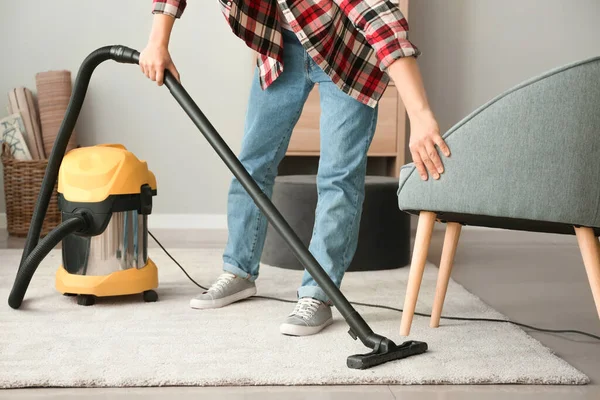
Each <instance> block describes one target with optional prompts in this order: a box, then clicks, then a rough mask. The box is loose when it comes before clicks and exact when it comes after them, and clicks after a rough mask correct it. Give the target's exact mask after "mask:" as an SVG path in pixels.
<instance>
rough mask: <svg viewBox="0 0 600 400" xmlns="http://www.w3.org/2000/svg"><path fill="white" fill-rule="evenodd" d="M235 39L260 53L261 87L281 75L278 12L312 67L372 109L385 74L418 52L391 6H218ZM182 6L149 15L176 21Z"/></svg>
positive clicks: (262, 0) (247, 0) (358, 0)
mask: <svg viewBox="0 0 600 400" xmlns="http://www.w3.org/2000/svg"><path fill="white" fill-rule="evenodd" d="M219 2H220V3H221V10H222V12H223V15H224V16H225V19H226V20H227V22H228V23H229V26H230V27H231V30H232V31H233V33H234V34H235V35H237V36H238V37H239V38H241V39H242V40H244V42H245V43H246V45H247V46H248V47H250V48H251V49H253V50H254V51H256V52H257V53H259V57H258V67H259V71H260V73H259V76H260V83H261V87H262V88H263V89H265V88H267V87H268V86H269V85H270V84H271V83H272V82H274V81H275V79H277V77H278V76H279V75H280V74H281V73H282V72H283V68H284V65H283V60H282V49H283V37H282V35H281V29H282V28H281V23H280V20H279V18H280V15H281V14H280V13H279V12H278V9H277V7H278V6H279V7H281V8H280V10H281V12H282V13H283V16H284V17H285V19H286V20H287V21H288V23H289V25H290V26H291V27H292V29H293V30H294V32H295V33H296V36H297V37H298V39H299V40H300V42H301V43H302V44H303V46H304V48H305V49H306V51H307V52H308V54H309V55H310V56H311V57H312V58H313V60H314V61H315V63H316V64H317V65H319V66H320V67H321V68H322V69H323V71H325V72H326V73H327V74H328V75H329V76H330V77H331V80H332V81H333V82H334V83H335V84H336V85H337V86H339V87H340V89H341V90H342V91H344V92H345V93H347V94H349V95H350V96H352V97H353V98H355V99H357V100H358V101H360V102H362V103H364V104H367V105H369V106H371V107H374V106H375V105H376V104H377V102H378V100H379V99H380V97H381V95H382V94H383V92H384V91H385V89H386V87H387V85H388V83H389V76H388V75H387V74H386V73H385V72H384V71H385V70H386V68H387V67H389V65H390V64H392V62H394V61H395V60H396V59H398V58H401V57H407V56H414V57H417V56H419V54H420V51H419V50H418V49H417V47H415V46H414V45H413V44H412V43H411V42H410V41H409V40H408V23H407V21H406V19H405V18H404V16H403V15H402V12H401V11H400V9H399V8H398V6H397V5H396V4H394V3H392V2H391V0H219ZM186 5H187V2H186V0H153V13H163V14H168V15H171V16H174V17H175V18H180V17H181V15H182V14H183V11H184V9H185V8H186Z"/></svg>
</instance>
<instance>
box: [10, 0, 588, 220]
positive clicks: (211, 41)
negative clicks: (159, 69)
mask: <svg viewBox="0 0 600 400" xmlns="http://www.w3.org/2000/svg"><path fill="white" fill-rule="evenodd" d="M116 3H117V2H108V3H107V2H98V1H77V0H53V1H42V0H23V1H12V2H6V4H3V7H2V17H0V18H1V19H2V24H0V37H2V38H3V39H4V40H3V41H2V42H3V45H2V48H3V50H4V51H3V53H4V57H3V60H2V67H1V68H2V74H0V109H2V110H4V109H5V106H6V104H7V97H6V95H2V93H7V92H8V90H10V89H11V88H12V87H15V86H26V87H29V88H31V89H32V90H35V79H34V76H35V73H36V72H39V71H45V70H50V69H70V70H71V71H73V74H74V75H75V73H76V71H77V68H78V66H79V64H80V62H81V60H83V58H84V57H85V56H86V55H87V54H88V53H89V52H90V51H92V50H94V49H95V48H97V47H100V46H104V45H107V44H115V43H121V44H125V45H129V46H131V47H136V48H138V49H141V48H142V47H143V46H144V44H145V42H146V38H147V34H148V32H149V30H150V25H151V22H152V16H151V14H150V6H151V0H131V1H121V2H118V6H116ZM218 5H219V3H218V1H217V0H211V1H202V2H200V1H197V2H194V1H191V2H189V5H188V9H187V10H186V13H185V14H184V17H183V18H182V19H181V20H179V21H177V23H176V26H175V31H174V35H173V39H172V54H173V57H174V60H175V62H176V65H177V66H178V68H179V70H180V72H181V76H182V82H183V84H184V86H185V87H186V88H187V90H188V91H189V92H190V94H191V95H192V97H193V98H194V99H195V100H196V102H197V103H198V105H199V106H200V108H201V109H202V110H203V111H204V112H205V114H206V115H207V117H208V118H209V119H210V120H211V121H212V123H213V124H214V125H215V127H216V128H217V129H218V130H219V131H220V132H221V134H222V135H223V137H224V138H225V140H226V141H227V142H228V143H229V144H230V146H231V147H232V149H233V150H234V151H236V152H237V151H238V150H239V145H240V141H241V137H242V131H243V120H244V112H245V108H246V101H247V93H248V89H249V84H250V81H251V72H252V71H251V63H252V61H251V60H252V55H251V53H250V52H249V51H248V50H247V48H246V46H245V45H244V43H243V42H242V41H240V40H239V39H237V38H236V37H234V35H233V34H232V33H231V32H230V30H229V28H228V26H227V24H226V22H225V20H224V19H223V17H222V15H221V14H220V11H219V7H218ZM599 15H600V2H599V1H597V0H577V1H571V2H565V1H561V0H527V1H523V0H506V1H502V2H498V1H492V0H452V1H448V0H412V1H411V2H410V13H409V21H410V26H411V33H410V38H411V39H412V40H413V41H414V43H415V44H416V45H417V46H418V47H420V48H421V50H422V51H423V55H422V56H421V58H420V60H419V62H420V65H421V68H422V72H423V75H424V80H425V85H426V89H427V92H428V95H429V97H430V100H431V104H432V107H433V110H434V112H435V114H436V116H437V118H438V121H439V123H440V127H441V129H442V131H444V130H446V129H448V128H450V127H451V126H452V125H453V124H454V123H456V122H458V121H459V120H460V119H461V118H463V117H464V116H465V115H467V114H468V113H469V112H471V111H472V110H473V109H475V108H477V107H478V106H479V105H481V104H482V103H483V102H485V101H487V100H489V99H490V98H492V97H494V96H495V95H497V94H498V93H500V92H502V91H503V90H506V89H508V88H510V87H511V86H513V85H516V84H518V83H519V82H521V81H523V80H525V79H528V78H530V77H532V76H534V75H537V74H540V73H543V72H544V71H546V70H548V69H551V68H554V67H557V66H560V65H562V64H565V63H569V62H573V61H576V60H579V59H582V58H586V57H591V56H597V55H600V40H599V38H600V24H598V16H599ZM565 101H568V100H567V99H566V100H565ZM77 134H78V137H79V139H80V143H81V144H82V145H90V144H94V143H99V142H120V143H123V144H125V145H126V146H127V147H129V148H130V149H131V150H132V151H133V152H134V153H136V154H137V155H138V156H139V157H141V158H145V159H146V160H148V162H149V165H150V167H151V169H152V170H153V171H154V172H155V173H156V175H157V178H158V185H159V195H158V196H157V198H156V200H155V208H154V213H155V214H189V215H190V218H189V219H187V217H183V218H181V217H180V218H179V219H178V220H177V221H178V224H184V225H185V224H186V223H189V222H190V221H196V222H198V223H201V222H199V221H205V222H206V221H207V219H206V218H204V219H202V218H200V219H198V218H197V215H198V214H200V215H204V216H206V215H212V217H211V218H212V219H210V218H209V220H210V221H209V223H208V225H219V224H221V225H222V224H223V221H224V219H223V218H222V215H223V214H225V213H226V195H227V187H228V185H229V181H230V178H231V174H230V173H229V171H228V170H227V168H226V167H225V166H224V164H223V163H222V162H221V160H220V159H219V158H218V157H217V156H216V155H215V154H214V152H213V151H212V149H211V148H210V147H209V145H208V144H207V143H206V141H205V139H204V138H203V137H202V136H201V135H200V133H199V132H198V131H197V130H196V128H195V127H194V126H193V124H192V123H191V121H190V120H189V119H188V118H187V117H186V116H185V114H184V113H183V111H182V110H181V109H180V108H179V107H178V105H177V104H176V103H175V101H174V100H173V99H172V97H171V96H170V94H169V93H168V90H167V89H166V88H164V87H163V88H158V87H156V86H155V85H154V84H153V83H151V82H150V81H148V80H147V79H146V78H145V77H143V76H142V74H141V73H140V71H139V70H138V69H137V67H135V66H123V65H118V64H115V63H110V64H109V63H107V64H105V65H102V66H101V67H100V68H99V69H98V70H97V72H96V74H95V75H94V78H93V80H92V83H91V86H90V89H89V92H88V97H87V98H86V103H85V106H84V109H83V112H82V115H81V117H80V120H79V122H78V125H77ZM482 156H485V155H482ZM3 210H4V198H3V196H0V212H3ZM191 214H194V215H195V216H196V217H194V218H195V219H194V218H192V216H191ZM194 223H195V222H193V223H192V225H194Z"/></svg>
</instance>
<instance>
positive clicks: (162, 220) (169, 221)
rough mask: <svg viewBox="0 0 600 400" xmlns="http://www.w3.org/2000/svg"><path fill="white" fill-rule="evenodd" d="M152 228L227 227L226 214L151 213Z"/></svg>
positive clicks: (149, 223) (149, 225)
mask: <svg viewBox="0 0 600 400" xmlns="http://www.w3.org/2000/svg"><path fill="white" fill-rule="evenodd" d="M148 227H149V228H150V229H207V230H209V229H217V230H225V229H227V215H225V214H150V216H149V217H148Z"/></svg>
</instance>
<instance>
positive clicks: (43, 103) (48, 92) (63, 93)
mask: <svg viewBox="0 0 600 400" xmlns="http://www.w3.org/2000/svg"><path fill="white" fill-rule="evenodd" d="M35 84H36V87H37V97H38V108H39V113H40V122H41V125H42V137H43V139H44V152H45V153H46V155H48V156H49V155H50V153H51V151H52V146H53V145H54V141H55V140H56V136H57V134H58V130H59V128H60V125H61V123H62V121H63V118H64V116H65V112H66V110H67V106H68V105H69V99H70V98H71V90H72V85H71V72H70V71H66V70H63V71H46V72H40V73H38V74H36V76H35ZM75 147H77V135H76V132H75V131H73V134H72V135H71V138H70V139H69V143H68V145H67V151H69V150H72V149H74V148H75Z"/></svg>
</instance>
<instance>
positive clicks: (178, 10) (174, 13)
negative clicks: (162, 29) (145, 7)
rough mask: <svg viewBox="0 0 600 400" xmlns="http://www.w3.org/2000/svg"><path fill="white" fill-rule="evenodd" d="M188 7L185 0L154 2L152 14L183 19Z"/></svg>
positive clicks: (156, 0) (160, 0) (155, 0)
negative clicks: (182, 16)
mask: <svg viewBox="0 0 600 400" xmlns="http://www.w3.org/2000/svg"><path fill="white" fill-rule="evenodd" d="M186 6H187V2H186V1H185V0H154V2H153V8H152V14H166V15H170V16H171V17H175V18H181V15H182V14H183V11H184V10H185V7H186Z"/></svg>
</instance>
